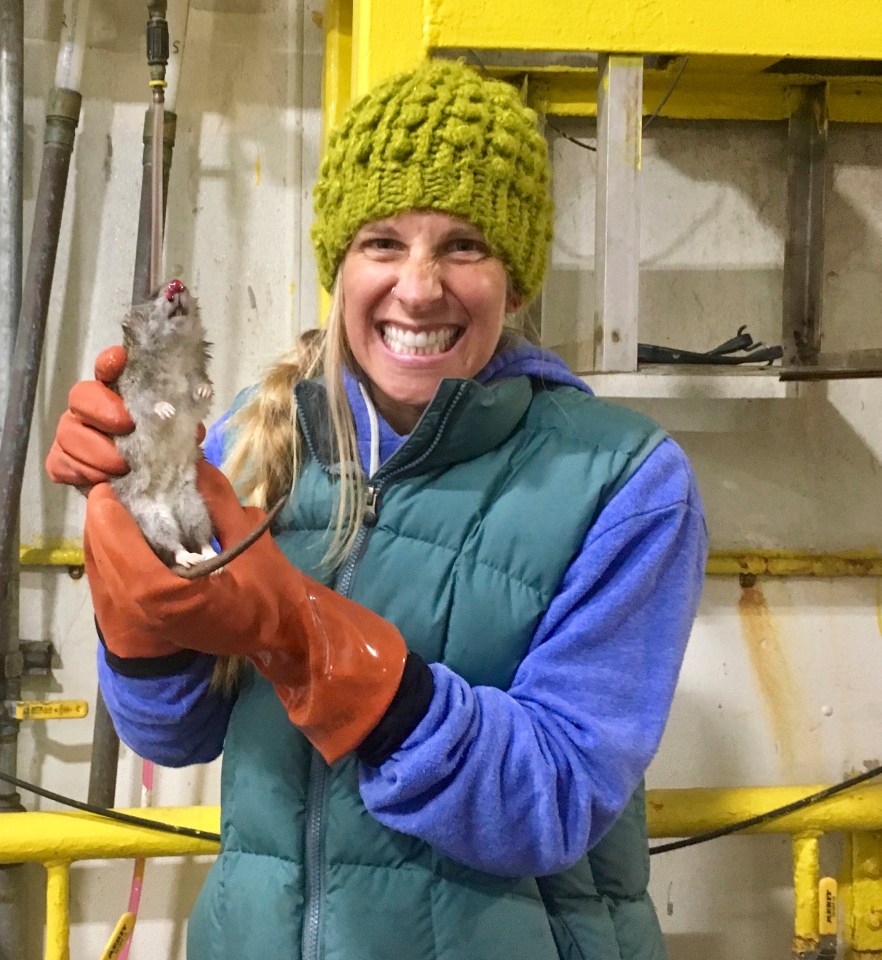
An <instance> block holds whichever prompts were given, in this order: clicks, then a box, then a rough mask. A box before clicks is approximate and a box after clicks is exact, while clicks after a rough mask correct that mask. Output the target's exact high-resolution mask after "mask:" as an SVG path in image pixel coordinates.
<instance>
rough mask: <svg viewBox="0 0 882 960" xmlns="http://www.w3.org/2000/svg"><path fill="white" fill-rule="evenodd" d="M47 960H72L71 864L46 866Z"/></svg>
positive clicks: (59, 863) (54, 862) (64, 861)
mask: <svg viewBox="0 0 882 960" xmlns="http://www.w3.org/2000/svg"><path fill="white" fill-rule="evenodd" d="M45 866H46V874H47V876H46V950H45V960H70V863H68V862H67V860H52V861H50V862H49V863H47V864H46V865H45Z"/></svg>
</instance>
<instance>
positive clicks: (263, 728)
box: [47, 62, 706, 960]
mask: <svg viewBox="0 0 882 960" xmlns="http://www.w3.org/2000/svg"><path fill="white" fill-rule="evenodd" d="M548 184H549V165H548V158H547V151H546V147H545V142H544V140H543V138H542V137H541V136H540V134H539V133H538V131H537V129H536V123H535V116H534V114H533V113H532V111H530V110H528V109H527V108H525V107H524V106H523V105H522V104H521V102H520V100H519V98H518V96H517V94H516V92H515V91H514V89H513V88H512V87H510V86H508V85H506V84H504V83H500V82H497V81H492V80H487V79H484V78H482V77H480V76H479V75H478V74H476V73H475V72H474V71H472V70H470V69H469V68H467V67H465V66H463V65H461V64H456V63H444V62H435V63H429V64H426V65H423V66H421V67H420V68H418V69H417V70H415V71H413V72H412V73H410V74H407V75H404V76H402V77H397V78H394V79H393V80H390V81H387V82H386V83H384V84H382V85H380V86H379V87H378V88H377V89H376V90H374V91H373V92H372V93H371V94H369V95H368V96H367V97H366V98H364V99H363V100H361V101H359V102H358V103H356V104H355V105H354V106H353V107H352V108H351V109H350V111H349V113H348V115H347V117H346V119H345V121H344V123H343V125H342V126H341V128H340V129H339V130H338V131H336V132H335V134H334V135H333V136H332V137H331V140H330V143H329V148H328V154H327V157H326V158H325V161H324V162H323V165H322V169H321V172H320V177H319V182H318V185H317V187H316V190H315V206H316V221H315V227H314V231H313V237H314V242H315V249H316V254H317V260H318V264H319V269H320V274H321V278H322V281H323V283H324V284H325V286H326V287H327V288H328V289H332V290H333V294H334V296H333V306H332V309H331V314H330V317H329V320H328V325H327V328H326V332H325V333H324V334H323V335H316V334H313V335H311V336H309V337H307V338H305V340H304V343H302V344H301V345H300V347H299V348H298V350H297V351H295V353H294V354H292V355H291V356H290V357H288V358H286V359H284V360H283V361H281V362H280V363H279V364H278V365H277V366H276V367H275V368H274V369H273V370H271V371H270V373H269V374H268V376H267V377H266V379H265V380H264V382H263V383H262V384H260V385H259V386H258V387H257V388H254V389H252V390H249V391H246V392H245V393H244V394H243V395H242V396H241V397H240V399H239V400H238V401H237V403H236V404H235V405H234V410H233V411H232V412H231V414H229V415H228V416H226V417H225V418H223V420H222V421H221V423H220V424H219V425H217V426H216V427H215V428H213V429H212V431H211V432H210V433H209V436H208V438H207V441H206V445H205V452H206V457H207V459H208V460H209V461H211V462H213V463H219V462H221V461H226V466H225V469H226V470H227V471H228V472H229V473H230V475H231V477H232V479H233V481H234V483H235V485H236V488H237V493H236V494H234V493H233V491H232V489H231V487H230V486H229V484H228V483H227V481H226V480H225V478H224V477H223V475H222V474H221V473H220V472H219V471H217V470H216V469H214V468H213V467H212V466H209V464H207V463H206V464H203V465H202V466H201V467H200V489H201V490H202V492H203V494H204V495H205V498H206V501H207V503H208V505H209V509H210V512H211V514H212V519H213V522H214V524H215V527H216V529H217V532H218V536H219V539H220V541H221V543H222V544H227V543H229V542H232V541H235V540H237V539H238V538H239V537H241V536H242V535H243V534H244V533H245V532H247V531H248V530H250V529H251V528H252V527H253V526H254V525H255V523H256V522H257V520H258V519H259V516H260V515H261V510H260V509H258V508H266V507H267V506H268V505H270V504H272V503H273V502H274V500H275V499H276V498H277V497H279V496H287V498H288V499H287V502H286V505H285V507H284V509H283V511H282V513H281V514H280V516H279V518H278V519H277V521H276V523H275V525H274V529H273V537H272V538H269V537H263V538H261V540H260V541H258V543H257V544H256V545H255V546H254V547H252V548H251V549H250V550H249V551H247V552H246V553H245V554H244V555H243V556H241V557H240V558H238V559H237V560H236V561H234V562H233V563H232V564H231V565H230V566H229V567H228V568H227V569H226V570H225V571H224V572H223V573H221V574H220V575H218V576H215V577H210V578H207V579H205V580H202V581H197V582H195V583H190V582H185V581H181V580H180V579H178V578H177V577H175V576H174V575H173V574H171V573H170V572H169V571H168V570H166V569H165V568H164V567H163V566H162V565H161V564H160V563H159V561H158V560H157V559H156V558H155V557H154V556H153V555H152V553H151V552H150V550H149V548H148V547H147V546H146V544H145V543H144V541H143V539H142V538H141V537H140V534H139V532H138V530H137V528H135V527H134V524H133V523H132V521H131V520H130V519H129V517H128V515H127V514H126V513H125V511H124V510H123V509H122V507H121V506H120V505H119V504H118V502H117V501H116V500H115V498H114V496H113V494H112V492H111V491H110V489H109V487H108V485H107V484H105V483H98V485H97V486H95V487H94V488H93V490H92V492H91V494H90V497H89V505H88V510H87V519H86V558H87V567H88V574H89V583H90V587H91V590H92V594H93V599H94V604H95V611H96V617H97V621H98V623H99V625H100V627H101V630H102V633H103V639H104V646H103V647H102V649H101V651H100V652H99V672H100V678H101V683H102V688H103V691H104V696H105V699H106V701H107V704H108V706H109V708H110V710H111V713H112V714H113V716H114V719H115V722H116V724H117V728H118V731H119V733H120V736H121V737H122V739H123V740H124V741H125V742H127V743H129V744H130V745H131V746H132V747H133V748H134V749H135V750H137V751H138V752H139V753H140V754H142V755H143V756H145V757H148V758H151V759H153V760H155V761H157V762H159V763H163V764H167V765H171V766H178V765H183V764H187V763H194V762H204V761H208V760H211V759H213V758H214V757H216V756H217V755H218V754H219V753H220V751H221V749H222V748H223V751H224V769H223V786H222V794H223V796H222V804H223V814H222V833H223V849H222V853H221V855H220V856H219V858H218V861H217V863H216V864H215V865H214V867H213V868H212V871H211V873H210V875H209V879H208V881H207V883H206V887H205V889H204V890H203V892H202V895H201V897H200V900H199V903H198V905H197V908H196V912H195V915H194V917H193V919H192V920H191V923H190V929H189V934H188V944H189V946H188V956H189V957H190V958H191V960H201V958H209V957H210V958H214V960H216V958H240V957H245V956H248V957H255V958H265V960H278V958H280V957H286V958H287V957H291V958H294V957H297V958H304V960H306V958H318V957H323V958H325V960H343V958H346V960H360V958H364V960H375V958H386V957H389V956H400V957H402V958H408V960H418V958H419V960H422V958H439V960H440V958H444V960H452V958H463V960H465V958H469V960H477V958H480V960H495V958H500V960H502V958H504V960H520V958H522V960H552V958H558V957H572V956H584V957H590V958H592V960H605V958H618V957H623V958H650V957H652V958H655V957H661V956H663V953H664V950H663V944H662V940H661V934H660V932H659V928H658V923H657V921H656V918H655V914H654V911H653V908H652V904H651V902H650V900H649V898H648V895H647V893H646V884H647V879H648V859H647V844H646V832H645V830H646V828H645V812H644V808H643V795H642V777H643V773H644V771H645V769H646V766H647V765H648V763H649V761H650V759H651V758H652V756H653V754H654V752H655V750H656V748H657V745H658V741H659V738H660V736H661V733H662V730H663V727H664V723H665V720H666V717H667V714H668V710H669V707H670V702H671V698H672V695H673V690H674V686H675V683H676V679H677V674H678V671H679V667H680V663H681V660H682V656H683V650H684V647H685V643H686V640H687V637H688V634H689V630H690V627H691V624H692V620H693V617H694V615H695V610H696V606H697V602H698V597H699V593H700V589H701V583H702V579H703V569H704V560H705V551H706V532H705V527H704V520H703V516H702V511H701V505H700V501H699V497H698V493H697V491H696V488H695V484H694V480H693V477H692V473H691V470H690V468H689V466H688V463H687V461H686V459H685V457H684V456H683V454H682V452H681V451H680V450H679V448H678V447H677V446H676V445H675V444H674V443H673V441H672V440H671V439H670V438H668V437H666V436H665V434H664V433H663V432H662V431H661V429H660V428H659V427H658V426H657V425H656V424H654V423H652V422H651V421H649V420H647V419H646V418H644V417H642V416H639V415H637V414H634V413H631V412H629V411H627V410H624V409H622V408H619V407H614V406H609V405H606V404H604V403H602V402H600V401H598V400H597V399H595V398H594V397H593V396H592V395H591V393H590V391H588V390H587V388H586V387H585V386H584V384H583V383H582V382H581V381H580V380H579V379H578V378H576V377H574V376H573V375H572V374H571V373H570V372H569V371H568V370H567V369H566V367H565V366H564V365H563V364H562V363H561V362H560V361H559V360H557V359H556V358H555V357H554V356H552V355H550V354H547V353H545V352H543V351H541V350H539V349H537V348H535V347H532V346H530V345H529V344H528V343H527V342H526V341H524V340H523V339H521V338H518V337H516V336H512V335H510V334H508V333H506V332H504V330H503V324H504V322H505V318H506V317H507V316H508V315H510V314H511V313H512V312H513V311H515V310H517V309H518V308H519V307H521V306H523V305H524V304H526V303H528V302H529V301H530V300H531V299H532V298H533V297H535V295H536V294H537V292H538V290H539V287H540V285H541V282H542V277H543V274H544V270H545V263H546V255H547V244H548V239H549V237H550V224H551V200H550V194H549V186H548ZM118 370H119V364H118V363H117V365H116V368H115V370H112V371H111V372H110V373H109V374H108V375H107V378H109V379H113V377H114V376H115V375H117V373H118ZM72 398H73V400H72V409H71V411H68V413H67V414H66V415H65V417H64V418H63V419H62V424H61V425H60V427H59V433H58V437H57V440H56V444H55V445H54V447H53V450H52V451H51V452H50V455H49V458H48V460H47V469H48V471H49V474H50V476H52V478H53V479H55V480H57V481H59V482H67V483H75V484H77V485H79V486H87V485H91V484H94V483H96V482H98V481H102V480H104V479H106V478H107V477H108V476H109V475H112V474H114V473H117V472H120V471H124V470H125V469H126V468H125V464H124V463H122V462H121V461H120V460H119V458H118V455H117V454H116V453H115V449H114V448H113V447H112V442H111V441H110V440H108V438H107V437H106V434H113V433H119V432H123V431H125V430H126V429H131V424H130V422H127V417H126V414H125V411H124V410H122V409H121V408H120V405H119V403H118V400H117V399H116V398H115V396H114V395H113V394H112V393H110V391H108V390H107V388H106V387H104V386H102V385H101V384H99V383H92V384H81V385H78V388H75V392H74V393H73V394H72ZM108 408H109V413H108V412H107V410H108ZM239 499H241V500H243V501H245V502H250V503H254V504H257V507H245V508H243V507H241V506H240V505H239ZM328 587H332V588H333V589H328ZM228 655H234V656H235V657H237V658H240V659H237V660H234V661H233V663H238V664H240V669H239V670H238V671H232V672H233V673H235V674H236V676H235V678H234V680H233V682H232V685H229V684H228V685H226V686H225V685H224V684H223V683H221V682H219V681H218V677H219V675H220V674H221V673H224V672H225V673H226V674H227V676H229V674H230V672H231V671H229V670H225V669H221V668H222V667H223V666H224V665H228V664H229V663H230V661H227V660H226V659H224V658H226V657H227V656H228ZM242 657H244V658H245V660H244V661H242V660H241V658H242ZM243 662H244V663H245V664H246V665H245V666H244V668H243V667H241V664H242V663H243ZM213 674H215V680H214V681H212V675H213ZM230 686H231V687H232V691H230Z"/></svg>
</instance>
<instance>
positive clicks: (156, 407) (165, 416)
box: [153, 400, 175, 420]
mask: <svg viewBox="0 0 882 960" xmlns="http://www.w3.org/2000/svg"><path fill="white" fill-rule="evenodd" d="M153 412H154V413H155V414H156V416H157V417H159V418H160V420H171V418H172V417H173V416H174V415H175V408H174V405H173V404H171V403H169V402H168V400H157V402H156V403H154V404H153Z"/></svg>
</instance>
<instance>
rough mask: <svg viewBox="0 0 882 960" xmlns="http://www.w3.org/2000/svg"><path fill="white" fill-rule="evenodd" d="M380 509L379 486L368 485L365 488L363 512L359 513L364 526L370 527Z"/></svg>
mask: <svg viewBox="0 0 882 960" xmlns="http://www.w3.org/2000/svg"><path fill="white" fill-rule="evenodd" d="M379 511H380V488H379V487H372V486H370V485H369V486H368V487H367V489H366V490H365V498H364V513H362V515H361V522H362V523H363V524H364V525H365V526H366V527H372V526H374V524H375V523H376V522H377V515H378V514H379Z"/></svg>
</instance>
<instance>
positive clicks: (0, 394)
mask: <svg viewBox="0 0 882 960" xmlns="http://www.w3.org/2000/svg"><path fill="white" fill-rule="evenodd" d="M23 142H24V0H2V2H0V363H2V364H3V369H4V370H9V369H11V367H12V359H13V356H14V353H15V336H16V332H17V330H18V319H19V311H20V309H21V276H22V195H23V187H22V180H23V169H22V168H23V160H22V158H23ZM9 400H10V394H9V378H8V377H5V376H4V377H0V430H3V432H2V433H0V446H2V445H3V444H2V438H3V436H4V435H5V428H4V427H3V426H2V422H3V420H4V419H5V414H6V411H7V409H8V406H9ZM0 533H2V535H0V567H3V568H5V570H6V571H7V575H6V576H5V577H4V578H3V580H2V581H0V699H2V700H7V699H15V700H17V699H18V698H19V695H20V693H21V669H22V664H21V653H20V651H19V622H18V615H19V586H18V570H19V568H18V551H17V549H16V545H17V544H18V539H19V538H18V518H17V512H16V515H15V516H14V517H9V518H8V519H7V520H6V522H5V523H2V531H0ZM18 726H19V721H18V720H16V719H15V718H14V717H11V716H9V715H8V714H7V713H6V711H4V710H0V770H2V771H3V772H5V773H10V774H12V775H13V776H15V774H16V771H17V769H18ZM21 809H22V808H21V802H20V798H19V796H18V794H17V793H16V792H15V790H14V789H12V788H11V787H8V786H7V785H6V784H3V785H2V787H0V812H2V813H9V812H10V811H15V810H21ZM10 815H14V814H12V813H10ZM23 892H24V889H23V873H22V867H21V866H20V865H15V864H10V865H9V866H5V867H3V868H0V958H2V960H11V958H16V957H20V956H22V955H23V953H24V947H23V944H24V924H23V915H24V910H23Z"/></svg>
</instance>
